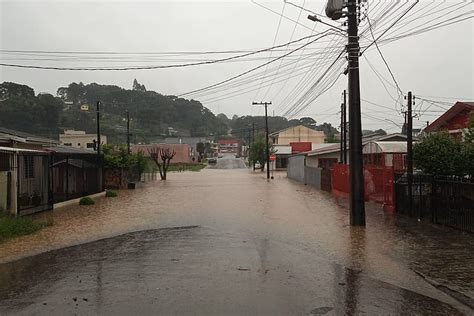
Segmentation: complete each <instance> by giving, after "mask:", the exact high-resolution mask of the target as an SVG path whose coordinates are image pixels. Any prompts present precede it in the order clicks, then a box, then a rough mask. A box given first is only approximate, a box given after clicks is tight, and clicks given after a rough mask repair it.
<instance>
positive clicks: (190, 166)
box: [168, 163, 206, 172]
mask: <svg viewBox="0 0 474 316" xmlns="http://www.w3.org/2000/svg"><path fill="white" fill-rule="evenodd" d="M205 167H206V165H205V164H203V163H177V164H172V165H170V166H169V168H168V171H170V172H183V171H200V170H201V169H203V168H205Z"/></svg>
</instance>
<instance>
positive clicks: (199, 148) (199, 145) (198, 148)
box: [196, 143, 206, 157]
mask: <svg viewBox="0 0 474 316" xmlns="http://www.w3.org/2000/svg"><path fill="white" fill-rule="evenodd" d="M205 149H206V148H205V146H204V143H197V144H196V151H197V152H198V153H199V157H202V156H203V155H204V151H205Z"/></svg>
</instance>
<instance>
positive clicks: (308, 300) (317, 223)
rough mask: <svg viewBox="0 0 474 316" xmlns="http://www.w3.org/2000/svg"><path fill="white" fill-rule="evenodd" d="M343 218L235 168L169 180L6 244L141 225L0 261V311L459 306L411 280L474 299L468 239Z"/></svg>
mask: <svg viewBox="0 0 474 316" xmlns="http://www.w3.org/2000/svg"><path fill="white" fill-rule="evenodd" d="M347 214H348V213H347V206H346V205H345V202H344V201H335V200H334V199H333V198H332V197H331V196H330V195H329V194H326V193H323V192H320V191H317V190H315V189H312V188H309V187H305V186H303V185H301V184H298V183H294V182H292V181H290V180H288V179H287V178H286V177H285V176H284V174H281V173H277V174H276V179H275V180H274V181H272V182H270V183H269V182H267V181H266V180H265V179H264V175H262V174H260V173H255V174H251V173H249V171H247V170H245V169H242V170H228V171H223V170H208V169H206V170H203V171H201V172H200V173H191V172H189V173H172V174H170V175H169V180H168V181H167V182H166V183H165V182H155V183H153V184H149V185H146V186H145V187H142V188H139V189H137V190H135V191H121V192H120V193H119V198H116V199H105V198H103V199H99V200H98V203H97V204H96V205H95V206H92V207H81V206H74V207H70V208H68V209H63V210H58V211H54V212H45V213H43V214H40V215H39V216H38V217H39V218H52V219H53V220H54V223H55V224H54V225H53V226H51V227H48V228H46V229H44V230H43V231H40V232H39V233H37V234H35V235H31V236H25V237H22V238H18V239H15V240H11V241H8V242H5V243H3V244H2V245H1V248H0V260H2V261H3V262H7V261H11V260H13V259H15V258H20V257H24V256H25V255H31V254H36V253H41V252H45V251H47V250H52V249H58V248H61V247H65V246H69V245H74V244H83V243H86V242H89V241H93V240H97V239H102V238H107V237H112V236H117V235H121V234H126V233H130V232H135V231H142V230H149V231H147V232H141V233H140V232H139V233H132V234H126V235H123V236H121V237H116V238H112V239H107V240H102V241H98V242H94V243H89V244H85V245H82V246H78V247H73V248H68V249H63V250H58V251H54V252H48V253H45V254H42V255H40V256H35V257H30V258H26V259H23V260H20V261H15V262H12V263H7V264H3V265H0V281H1V282H0V313H2V311H15V312H19V311H23V312H25V313H28V311H33V310H34V308H40V309H39V310H40V311H42V313H43V314H46V313H47V312H52V311H58V309H59V310H61V311H65V312H66V313H68V312H73V311H77V309H76V308H83V310H82V311H83V312H85V313H94V312H100V311H102V312H107V313H113V312H121V313H126V312H127V311H128V310H127V308H132V307H131V306H134V305H135V302H136V303H137V304H138V303H140V304H142V305H143V312H144V313H149V312H151V311H156V310H157V309H153V306H154V307H155V308H156V307H160V308H161V309H160V310H162V311H169V312H173V313H174V312H177V313H181V312H182V313H192V309H191V306H193V304H194V306H197V307H198V308H200V309H197V310H195V311H197V312H198V313H200V314H202V313H206V312H208V313H225V312H229V311H239V312H238V314H242V313H244V314H245V313H246V312H248V313H258V312H259V311H260V312H261V313H265V312H270V313H271V312H276V313H277V314H288V313H290V314H294V313H313V314H321V313H337V314H352V313H360V312H372V313H413V312H414V313H417V312H418V313H422V314H424V313H425V312H426V311H430V312H431V313H439V314H446V313H448V314H456V313H457V311H456V310H453V309H452V307H450V306H449V305H447V304H450V305H452V306H455V307H456V308H458V309H461V310H463V311H464V312H466V311H468V309H466V307H465V306H462V305H461V304H460V303H459V302H458V301H456V300H454V299H453V298H452V297H451V296H449V295H446V294H445V293H444V292H442V291H439V290H438V289H436V288H435V287H433V286H432V285H431V284H429V283H427V282H425V280H424V279H423V278H421V277H420V276H419V274H417V273H420V274H422V275H426V276H427V277H429V278H430V279H432V280H435V281H436V282H439V283H441V284H445V285H449V287H450V288H451V289H453V290H455V291H456V292H459V293H463V294H464V295H467V297H469V296H470V297H472V296H473V293H474V292H473V289H474V285H473V273H472V272H473V271H472V267H473V266H474V262H473V260H474V259H473V257H472V253H474V252H473V250H474V240H473V237H472V236H471V235H467V234H463V233H460V232H456V231H452V230H448V229H444V228H439V227H432V226H426V225H420V224H418V223H415V222H412V221H409V220H405V219H403V218H402V219H400V218H394V217H393V216H391V215H387V214H384V213H382V212H381V211H380V210H379V209H378V208H377V207H374V206H370V205H369V206H368V210H367V214H368V218H367V228H366V229H361V228H351V227H350V226H348V217H347V216H348V215H347ZM167 227H187V228H185V229H165V228H167ZM76 279H79V280H81V282H80V283H79V281H77V280H76ZM163 286H165V288H166V287H168V290H166V289H165V290H163ZM157 288H160V290H156V289H157ZM152 291H155V292H156V291H159V295H157V294H156V293H154V294H151V292H152ZM166 291H168V292H166ZM157 293H158V292H157ZM86 294H87V297H86ZM30 296H31V297H32V298H31V300H30V299H28V297H30ZM80 296H84V298H86V299H87V301H84V300H83V301H81V302H80V304H79V303H77V302H74V300H72V298H74V297H76V298H80V299H82V298H81V297H80ZM130 297H133V299H134V300H133V301H130ZM66 302H67V304H66ZM131 302H132V303H133V304H131V306H129V305H130V303H131ZM441 302H443V303H441ZM43 303H46V305H42V304H43ZM76 304H78V305H77V306H76ZM178 304H181V305H182V307H179V308H177V307H176V306H177V305H178ZM7 306H10V308H13V309H12V310H9V309H8V308H7ZM61 306H62V307H63V309H61V308H60V307H61ZM65 306H68V307H67V308H66V307H65ZM81 306H82V307H81ZM127 306H129V307H127ZM94 308H95V309H96V310H94ZM213 308H214V309H213ZM232 308H234V309H232ZM259 308H260V309H259ZM130 311H131V310H130Z"/></svg>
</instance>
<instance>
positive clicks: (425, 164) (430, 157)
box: [413, 132, 465, 175]
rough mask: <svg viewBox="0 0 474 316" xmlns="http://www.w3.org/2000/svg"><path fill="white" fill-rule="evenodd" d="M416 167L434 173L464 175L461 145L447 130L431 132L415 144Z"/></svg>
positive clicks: (414, 157)
mask: <svg viewBox="0 0 474 316" xmlns="http://www.w3.org/2000/svg"><path fill="white" fill-rule="evenodd" d="M413 159H414V161H415V164H416V167H417V168H420V169H421V170H423V172H426V173H430V174H434V175H464V173H465V170H464V169H465V165H464V162H463V154H462V153H461V145H460V144H459V143H457V142H456V141H455V140H454V139H453V138H452V137H451V136H450V135H449V134H448V133H447V132H439V133H432V134H429V135H427V136H425V137H423V138H422V139H421V141H420V142H418V143H416V144H414V146H413Z"/></svg>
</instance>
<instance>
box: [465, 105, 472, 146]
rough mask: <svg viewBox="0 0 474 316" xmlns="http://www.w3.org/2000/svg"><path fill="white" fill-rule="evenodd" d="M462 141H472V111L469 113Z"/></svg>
mask: <svg viewBox="0 0 474 316" xmlns="http://www.w3.org/2000/svg"><path fill="white" fill-rule="evenodd" d="M464 141H465V142H466V143H474V111H472V112H471V114H470V115H469V122H468V125H467V131H466V135H465V139H464Z"/></svg>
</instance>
